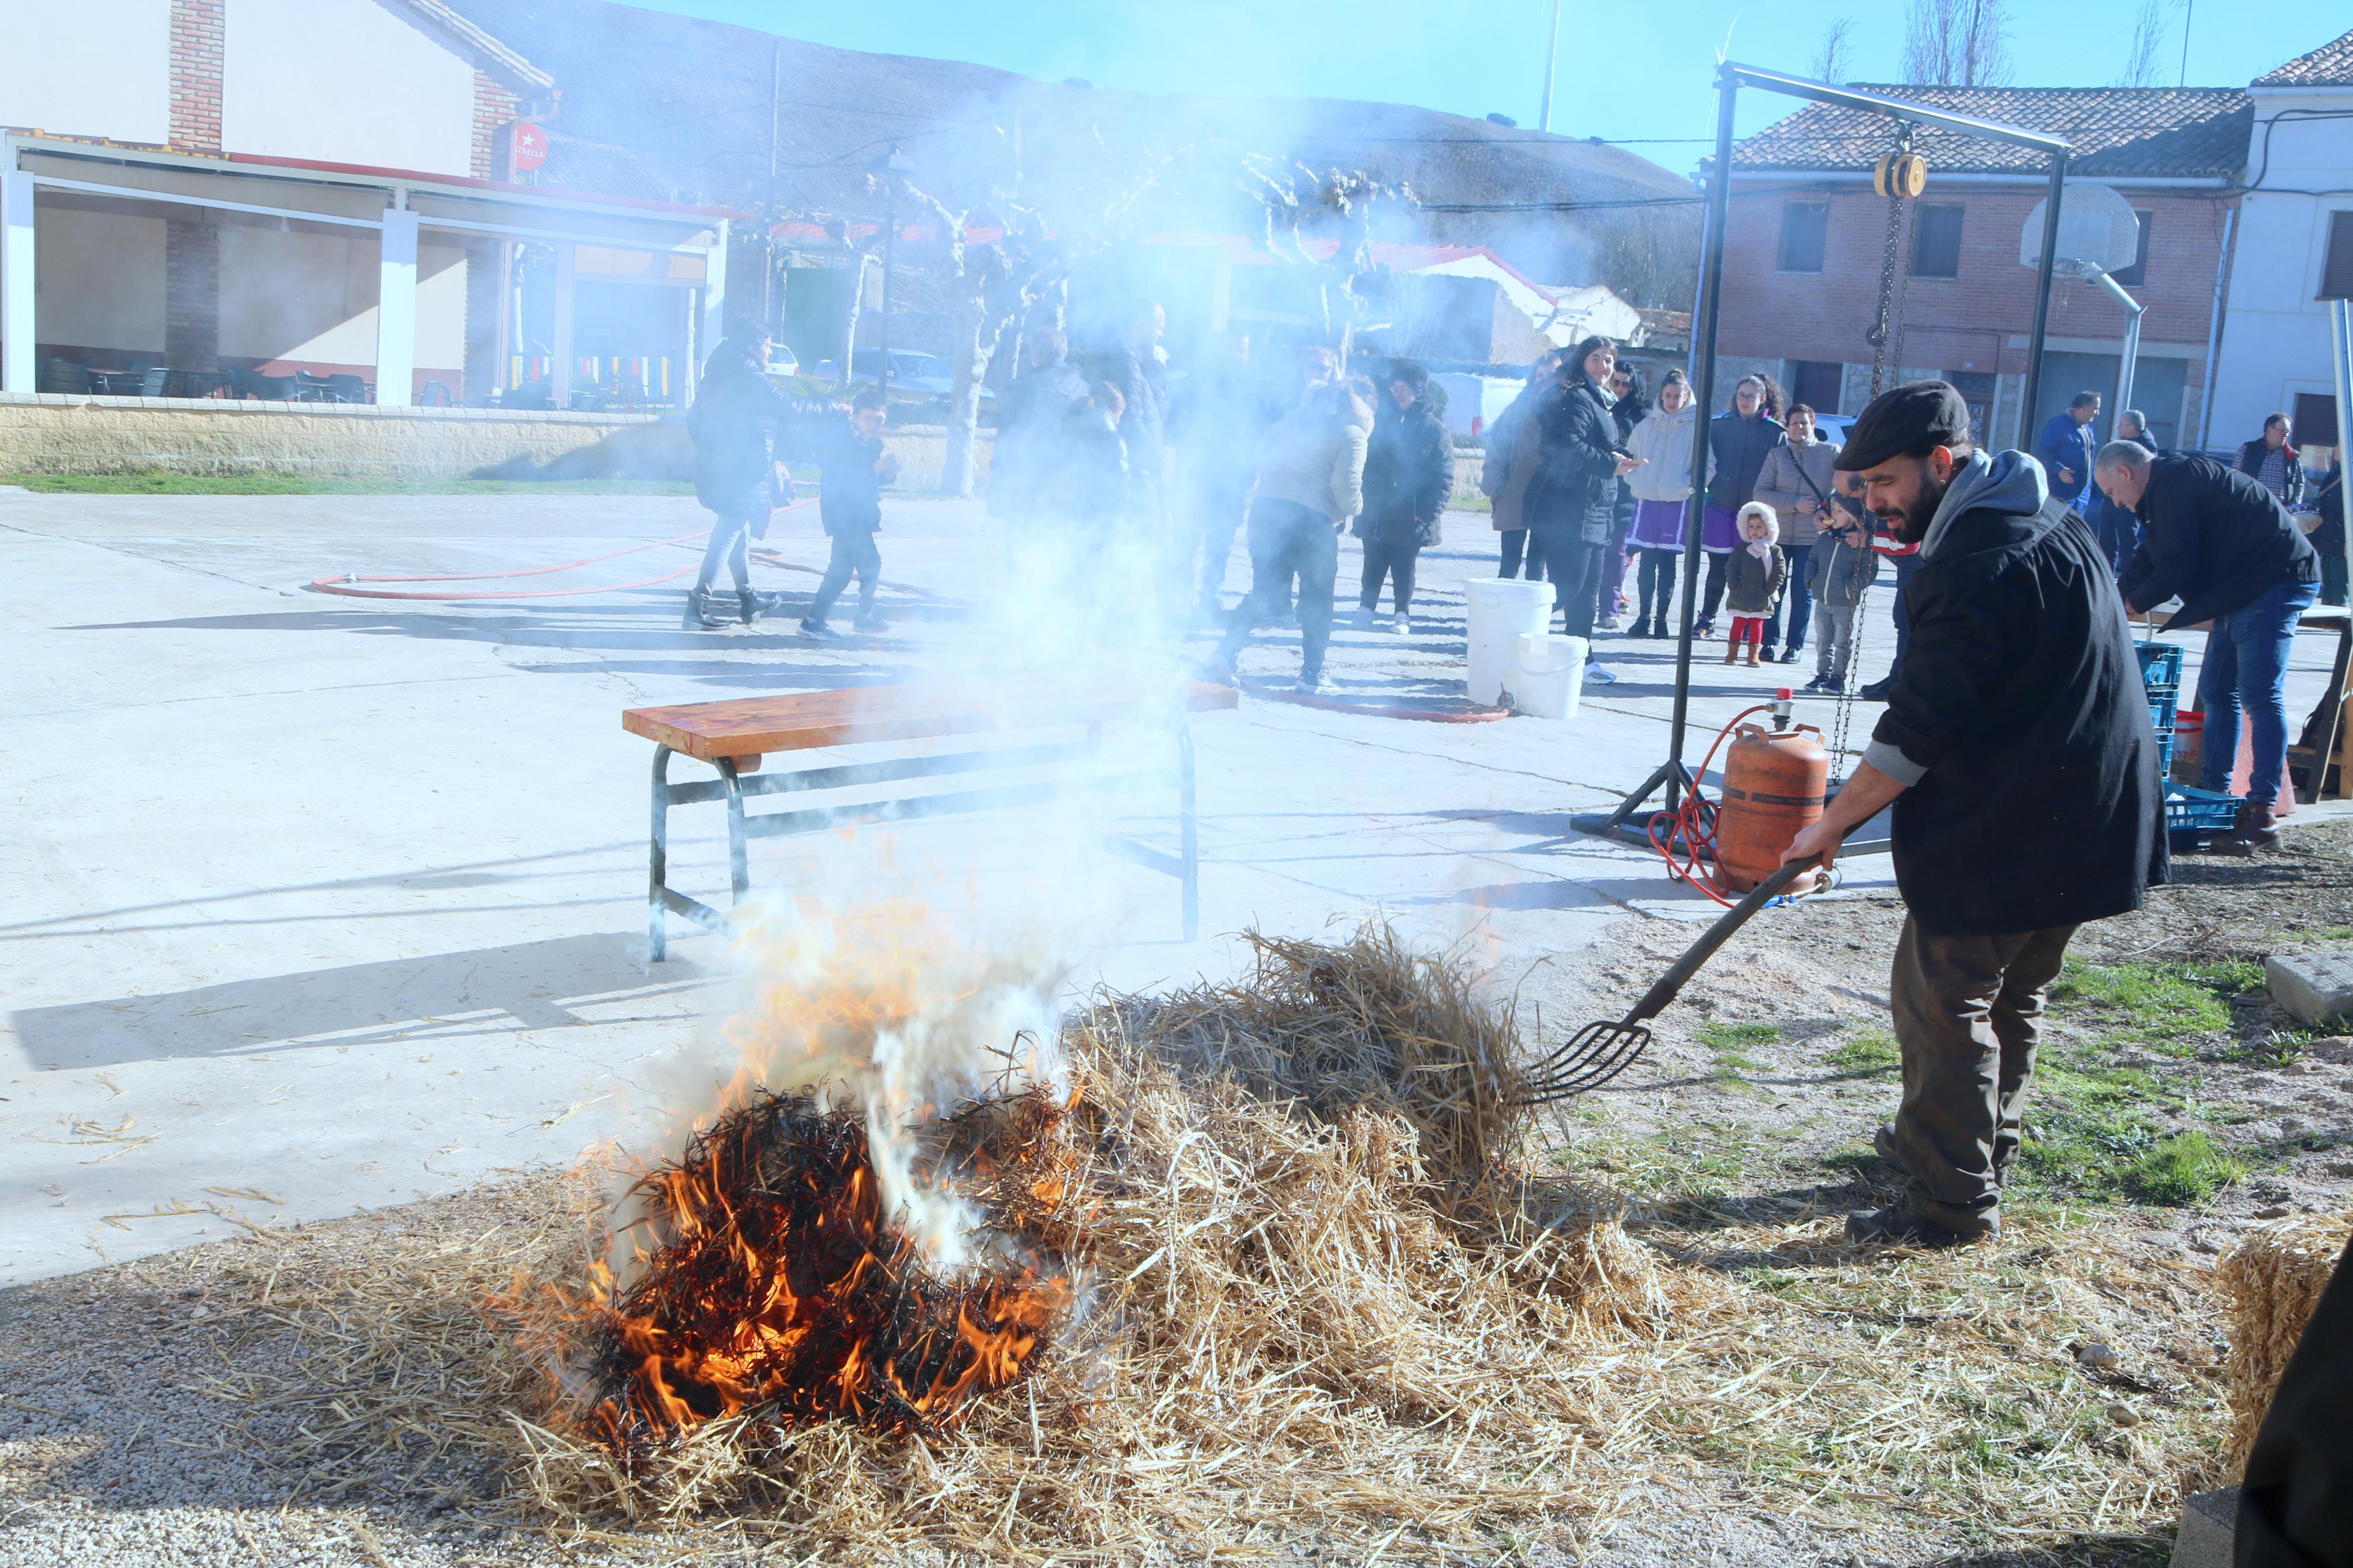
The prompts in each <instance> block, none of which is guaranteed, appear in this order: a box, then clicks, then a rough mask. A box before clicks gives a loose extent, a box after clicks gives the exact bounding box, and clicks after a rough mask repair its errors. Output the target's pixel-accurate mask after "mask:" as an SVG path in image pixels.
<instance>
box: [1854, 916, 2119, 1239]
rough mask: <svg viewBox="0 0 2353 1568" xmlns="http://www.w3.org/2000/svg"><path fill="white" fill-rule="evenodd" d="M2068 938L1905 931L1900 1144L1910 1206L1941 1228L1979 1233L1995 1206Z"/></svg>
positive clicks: (1898, 1016) (1898, 1026)
mask: <svg viewBox="0 0 2353 1568" xmlns="http://www.w3.org/2000/svg"><path fill="white" fill-rule="evenodd" d="M2074 934H2075V928H2074V927H2073V926H2053V927H2052V928H2051V929H2050V930H2048V931H2018V932H2014V933H2012V934H2010V935H2005V936H1931V935H1929V934H1928V933H1927V932H1926V931H1922V930H1921V929H1920V927H1919V925H1918V923H1917V922H1915V921H1910V920H1906V921H1905V922H1904V937H1903V940H1902V941H1901V942H1897V943H1896V946H1895V968H1894V974H1893V976H1892V977H1891V984H1890V986H1889V997H1890V1000H1891V1001H1892V1003H1893V1004H1894V1014H1895V1039H1896V1043H1897V1044H1898V1045H1899V1046H1900V1047H1902V1048H1903V1057H1904V1105H1903V1109H1902V1110H1898V1111H1897V1112H1896V1114H1895V1146H1896V1152H1897V1153H1898V1154H1900V1155H1901V1156H1902V1158H1903V1161H1904V1172H1905V1176H1906V1177H1907V1178H1908V1180H1907V1182H1906V1184H1905V1194H1906V1196H1907V1197H1908V1198H1909V1200H1910V1202H1911V1205H1912V1207H1913V1208H1914V1210H1915V1211H1916V1212H1917V1213H1919V1214H1920V1215H1923V1216H1925V1217H1926V1218H1928V1219H1930V1220H1933V1221H1935V1222H1936V1224H1938V1225H1941V1226H1946V1227H1947V1228H1949V1229H1952V1230H1957V1231H1959V1232H1961V1233H1962V1234H1964V1235H1970V1234H1974V1233H1976V1232H1978V1231H1982V1230H1984V1229H1986V1228H1987V1226H1989V1223H1990V1222H1991V1220H1992V1218H1993V1216H1994V1215H1995V1213H1996V1212H1997V1211H1998V1209H1999V1208H2000V1203H2001V1179H2002V1176H2003V1174H2004V1173H2006V1172H2007V1171H2008V1170H2009V1168H2010V1162H2011V1161H2013V1160H2014V1159H2016V1158H2017V1157H2018V1130H2019V1121H2020V1117H2019V1102H2020V1100H2021V1096H2022V1094H2023V1092H2024V1090H2025V1088H2026V1079H2027V1076H2028V1075H2029V1074H2030V1073H2031V1072H2033V1070H2034V1047H2035V1042H2036V1039H2037V1038H2038V1037H2039V1035H2040V1033H2041V1031H2040V1029H2039V1028H2038V1027H2037V1024H2038V1021H2039V1020H2040V1019H2041V1018H2042V1004H2043V998H2044V996H2045V994H2047V993H2048V992H2049V990H2050V987H2051V982H2052V981H2053V980H2054V979H2056V978H2058V974H2059V963H2060V960H2061V959H2062V958H2063V957H2064V956H2065V954H2066V952H2067V942H2068V940H2069V939H2070V938H2072V937H2073V935H2074Z"/></svg>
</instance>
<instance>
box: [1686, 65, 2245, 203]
mask: <svg viewBox="0 0 2353 1568" xmlns="http://www.w3.org/2000/svg"><path fill="white" fill-rule="evenodd" d="M1855 85H1856V86H1857V87H1858V88H1860V89H1862V90H1864V91H1867V92H1876V93H1883V94H1885V95H1886V96H1888V97H1890V98H1901V99H1906V100H1910V101H1912V102H1914V103H1919V104H1924V105H1926V107H1928V108H1931V109H1943V110H1950V111H1952V112H1954V113H1957V114H1968V115H1974V116H1975V117H1977V118H1978V119H1980V120H1996V121H2002V122H2004V123H2006V124H2010V125H2020V126H2024V127H2025V128H2026V129H2028V130H2030V131H2044V132H2052V133H2053V134H2056V135H2060V136H2063V137H2065V138H2066V139H2067V140H2068V142H2070V143H2072V144H2073V149H2074V150H2073V153H2072V154H2071V155H2070V157H2069V159H2068V164H2067V167H2068V172H2069V173H2070V174H2082V175H2084V176H2086V177H2105V178H2111V179H2131V178H2134V177H2136V176H2137V177H2139V178H2141V179H2163V178H2182V177H2200V176H2202V177H2207V178H2212V177H2216V176H2220V177H2222V178H2229V177H2231V176H2232V175H2235V174H2238V173H2239V171H2240V170H2241V169H2242V167H2243V166H2244V165H2245V163H2246V161H2247V136H2248V132H2249V130H2250V129H2251V127H2252V126H2253V122H2254V108H2253V103H2252V101H2251V100H2249V99H2248V97H2247V95H2246V94H2245V93H2243V92H2242V91H2240V90H2239V89H2236V88H2204V87H2193V88H2170V87H2158V88H2149V87H2101V88H2073V87H2060V88H2041V87H1907V86H1875V85H1872V84H1868V83H1861V82H1858V83H1856V84H1855ZM1894 134H1895V128H1894V125H1893V124H1892V123H1891V122H1890V121H1886V120H1884V119H1883V118H1881V117H1880V116H1878V115H1875V114H1868V113H1865V112H1863V111H1862V110H1854V109H1841V108H1838V107H1836V106H1835V105H1831V104H1822V103H1810V104H1808V105H1807V106H1806V107H1805V108H1803V109H1801V110H1798V112H1797V113H1795V114H1792V115H1789V116H1788V118H1786V119H1783V120H1779V121H1775V122H1774V123H1773V124H1771V125H1768V126H1767V127H1766V128H1765V129H1764V130H1762V131H1760V132H1757V134H1756V135H1754V136H1751V137H1749V138H1748V139H1747V140H1746V141H1745V142H1740V143H1739V144H1738V145H1737V146H1736V147H1735V148H1734V149H1733V153H1732V163H1733V167H1735V168H1736V169H1746V170H1757V171H1764V170H1779V169H1786V170H1791V171H1800V170H1803V171H1813V170H1841V171H1844V170H1861V169H1868V168H1870V167H1871V166H1872V164H1873V163H1875V162H1876V161H1877V160H1878V159H1879V158H1880V156H1881V155H1882V154H1883V153H1887V152H1888V151H1889V150H1890V149H1891V148H1892V147H1893V146H1894ZM1913 150H1914V151H1915V152H1917V153H1920V154H1921V155H1922V156H1924V157H1926V159H1927V160H1928V168H1929V172H1930V177H1931V178H1933V177H1934V176H1935V174H1936V171H1938V170H1944V171H1946V172H1947V173H1984V174H2000V173H2006V172H2009V171H2011V170H2015V171H2017V172H2019V173H2021V174H2042V173H2043V172H2044V171H2045V170H2047V169H2048V168H2049V167H2050V163H2049V161H2048V160H2047V159H2046V158H2044V157H2043V156H2042V154H2041V153H2035V152H2032V151H2031V150H2030V149H2027V148H2024V147H2012V146H2010V145H2009V144H2007V143H2005V142H1985V141H1980V140H1978V138H1976V137H1974V136H1964V135H1962V134H1961V133H1960V132H1950V131H1936V130H1923V131H1921V132H1919V133H1918V134H1917V135H1916V136H1915V138H1914V140H1913Z"/></svg>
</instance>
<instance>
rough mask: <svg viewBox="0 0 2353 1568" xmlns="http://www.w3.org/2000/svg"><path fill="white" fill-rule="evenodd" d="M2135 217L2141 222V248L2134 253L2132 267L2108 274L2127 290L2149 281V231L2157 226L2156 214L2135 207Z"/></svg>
mask: <svg viewBox="0 0 2353 1568" xmlns="http://www.w3.org/2000/svg"><path fill="white" fill-rule="evenodd" d="M2133 216H2135V217H2137V218H2138V219H2139V220H2140V245H2139V248H2138V249H2137V250H2135V251H2134V252H2133V260H2132V265H2131V266H2130V267H2126V268H2118V269H2117V270H2116V271H2114V272H2111V273H2109V274H2108V276H2109V277H2111V278H2113V279H2116V281H2117V282H2119V283H2121V284H2123V285H2124V286H2125V287H2126V288H2127V289H2137V288H2139V287H2140V286H2141V285H2142V284H2144V283H2146V282H2147V281H2148V231H2149V230H2150V229H2152V228H2154V227H2156V226H2157V215H2156V214H2155V213H2147V212H2143V211H2141V210H2140V208H2138V207H2135V208H2133Z"/></svg>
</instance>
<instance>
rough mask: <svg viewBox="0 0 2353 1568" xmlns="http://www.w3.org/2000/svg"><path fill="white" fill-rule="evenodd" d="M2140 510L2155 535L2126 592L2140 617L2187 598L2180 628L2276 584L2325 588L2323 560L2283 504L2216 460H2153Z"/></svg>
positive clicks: (2145, 543) (2128, 574)
mask: <svg viewBox="0 0 2353 1568" xmlns="http://www.w3.org/2000/svg"><path fill="white" fill-rule="evenodd" d="M2134 510H2136V511H2137V512H2138V513H2139V515H2140V521H2141V522H2142V524H2143V526H2145V527H2146V528H2147V530H2148V532H2147V535H2146V536H2145V537H2144V538H2143V539H2142V540H2141V545H2140V552H2139V553H2138V554H2137V555H2135V556H2134V557H2133V558H2132V564H2131V565H2129V566H2127V567H2126V568H2125V575H2124V581H2123V582H2122V583H2121V584H2119V586H2121V587H2122V588H2123V589H2124V591H2125V597H2126V599H2128V600H2130V601H2131V603H2132V606H2133V608H2134V609H2136V610H2147V609H2152V608H2154V607H2155V606H2157V605H2161V604H2163V603H2165V601H2166V600H2168V599H2169V598H2171V597H2173V595H2176V594H2179V595H2181V608H2180V609H2179V611H2177V612H2175V614H2174V616H2173V624H2174V625H2176V626H2196V625H2198V624H2199V623H2200V622H2201V621H2211V620H2212V619H2213V618H2214V617H2215V616H2227V615H2229V614H2230V613H2231V612H2232V611H2233V610H2242V609H2244V608H2246V607H2247V606H2248V605H2251V604H2253V603H2254V601H2255V599H2256V597H2257V596H2258V595H2261V594H2262V593H2263V591H2264V590H2265V589H2267V588H2270V587H2271V586H2272V585H2273V584H2277V583H2317V582H2319V581H2320V557H2319V556H2317V555H2316V554H2314V553H2313V550H2312V543H2311V542H2310V541H2309V540H2307V539H2306V538H2305V537H2304V535H2303V534H2302V533H2300V532H2298V531H2296V526H2295V519H2294V518H2292V517H2290V516H2288V514H2287V509H2286V508H2284V507H2283V506H2281V505H2280V503H2279V500H2278V498H2276V497H2274V495H2273V494H2272V492H2271V491H2269V490H2267V489H2263V486H2261V485H2259V484H2257V483H2256V482H2255V481H2254V480H2253V479H2249V478H2248V477H2247V476H2246V475H2244V474H2242V473H2239V472H2237V471H2236V470H2234V469H2231V468H2224V467H2223V466H2222V465H2221V464H2220V463H2218V462H2216V461H2215V460H2214V459H2213V458H2200V457H2192V456H2189V455H2186V454H2181V453H2173V454H2168V455H2167V456H2164V457H2158V458H2150V459H2149V465H2148V489H2147V493H2145V494H2144V495H2142V497H2141V498H2140V505H2139V506H2138V507H2137V508H2135V509H2134Z"/></svg>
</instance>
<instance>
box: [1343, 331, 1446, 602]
mask: <svg viewBox="0 0 2353 1568" xmlns="http://www.w3.org/2000/svg"><path fill="white" fill-rule="evenodd" d="M1453 494H1454V438H1453V437H1451V436H1449V435H1448V434H1447V433H1446V393H1445V390H1444V389H1443V388H1442V387H1439V386H1435V385H1433V384H1431V382H1430V372H1428V371H1427V370H1424V369H1423V368H1422V367H1421V366H1419V365H1418V364H1416V363H1414V362H1413V361H1411V360H1407V359H1401V360H1398V362H1397V363H1395V364H1394V365H1393V366H1391V367H1390V370H1389V382H1388V396H1386V397H1384V398H1382V399H1381V400H1380V402H1379V406H1378V407H1377V409H1376V411H1375V413H1374V415H1373V433H1372V437H1371V439H1370V441H1369V443H1368V444H1367V446H1366V452H1365V510H1362V511H1360V512H1358V513H1357V514H1356V537H1357V538H1359V539H1361V540H1363V541H1364V542H1365V575H1364V584H1363V586H1362V587H1361V588H1360V589H1359V590H1358V592H1357V595H1356V599H1357V604H1358V606H1359V607H1360V608H1361V609H1362V611H1363V612H1364V614H1365V616H1366V618H1368V619H1369V618H1370V617H1372V616H1374V615H1375V614H1376V613H1377V611H1378V610H1379V608H1380V603H1381V583H1382V580H1383V579H1384V578H1386V579H1388V582H1389V584H1390V585H1391V590H1392V591H1393V592H1394V593H1395V595H1396V596H1397V619H1396V621H1395V622H1394V623H1393V626H1394V629H1396V630H1398V631H1404V630H1406V629H1408V622H1407V617H1408V616H1410V615H1411V614H1412V613H1413V569H1414V561H1415V558H1416V557H1418V556H1419V555H1420V553H1421V552H1422V551H1423V549H1424V548H1426V547H1427V546H1430V545H1432V544H1435V543H1437V542H1438V520H1439V516H1440V513H1442V512H1443V511H1445V510H1446V503H1447V500H1449V499H1450V498H1451V496H1452V495H1453Z"/></svg>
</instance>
